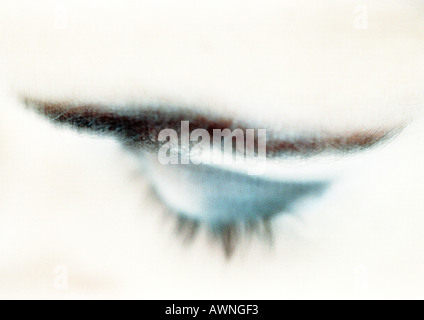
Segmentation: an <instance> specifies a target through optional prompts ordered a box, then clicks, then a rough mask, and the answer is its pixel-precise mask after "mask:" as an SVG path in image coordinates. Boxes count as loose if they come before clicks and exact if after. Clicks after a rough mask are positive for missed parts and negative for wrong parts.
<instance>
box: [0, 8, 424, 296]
mask: <svg viewBox="0 0 424 320" xmlns="http://www.w3.org/2000/svg"><path fill="white" fill-rule="evenodd" d="M2 7H3V9H2V10H1V12H0V21H1V22H0V24H1V26H0V68H1V69H2V72H1V74H2V75H1V79H0V83H1V102H2V103H1V106H0V112H1V113H2V114H1V117H0V153H1V154H2V157H1V158H0V174H1V176H2V179H1V181H0V212H1V214H0V235H1V237H0V241H1V243H3V244H4V245H2V246H0V255H1V256H2V257H7V259H4V260H3V259H2V260H3V261H2V262H0V283H1V284H2V285H1V286H0V295H2V296H5V297H10V296H11V295H13V296H19V297H23V296H27V297H54V298H62V297H137V298H150V299H154V298H162V299H166V298H179V299H185V298H191V299H193V298H196V299H199V298H206V299H207V298H209V299H214V298H220V299H222V298H232V299H247V298H254V299H256V298H270V299H282V298H308V297H309V298H311V297H318V298H349V297H354V298H376V297H378V298H394V297H403V298H408V297H413V298H418V297H420V296H421V297H422V296H423V294H424V292H423V289H422V288H423V285H424V275H423V272H422V269H423V264H424V256H423V254H422V252H423V250H422V249H423V246H424V237H423V236H422V232H421V230H422V226H423V224H424V218H423V217H422V214H421V213H422V212H423V210H424V205H423V203H422V200H421V198H422V196H421V181H423V180H422V179H424V169H423V168H422V163H423V160H424V145H423V143H422V138H423V135H424V131H423V129H422V128H423V126H422V120H421V112H422V108H423V104H424V90H423V88H424V72H423V71H424V60H423V59H422V57H423V56H424V37H423V32H424V23H423V21H424V20H423V18H424V2H423V1H421V0H402V1H400V0H386V1H372V2H371V1H365V2H364V1H354V0H348V1H343V2H340V1H336V0H320V1H307V0H301V1H273V0H269V1H254V0H252V1H236V0H231V1H228V0H227V1H220V0H218V1H213V2H208V1H203V2H200V3H199V1H190V0H180V1H177V2H176V1H166V0H165V1H138V2H133V1H120V2H119V4H118V3H117V2H112V1H111V2H108V1H102V2H99V1H61V2H57V1H39V2H37V5H35V4H34V3H33V2H30V1H15V2H13V4H12V3H7V4H6V3H5V4H3V5H2ZM48 118H50V120H53V121H50V122H49V121H48ZM181 121H190V123H191V124H192V126H194V128H197V129H206V130H207V131H208V132H211V130H213V129H222V128H226V127H230V128H231V129H235V128H242V129H243V131H244V132H246V128H252V129H258V130H259V129H266V130H267V139H268V144H267V147H268V149H267V150H268V151H267V153H266V155H267V157H266V167H265V169H264V170H262V171H261V172H260V175H253V176H252V175H250V174H249V170H250V169H251V167H250V165H249V164H247V165H230V164H226V165H216V166H215V165H195V164H189V165H183V164H177V165H166V164H163V163H162V162H161V161H160V159H159V160H158V154H159V153H160V148H159V145H158V143H156V142H157V141H156V142H155V141H154V142H151V140H152V139H151V138H152V133H153V138H154V139H156V138H157V135H156V134H158V133H159V131H160V130H163V129H169V128H171V129H175V130H176V131H177V133H181V132H180V131H179V130H182V129H181V127H180V123H181ZM177 127H178V128H177ZM75 129H77V130H75ZM193 132H194V131H191V132H190V133H193ZM148 138H149V139H150V140H149V139H148ZM154 139H153V140H154ZM176 230H177V232H176Z"/></svg>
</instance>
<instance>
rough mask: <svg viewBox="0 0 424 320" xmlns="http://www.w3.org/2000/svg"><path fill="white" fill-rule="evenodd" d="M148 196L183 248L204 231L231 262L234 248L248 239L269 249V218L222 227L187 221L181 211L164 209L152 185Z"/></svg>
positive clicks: (270, 241)
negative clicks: (256, 240) (162, 214)
mask: <svg viewBox="0 0 424 320" xmlns="http://www.w3.org/2000/svg"><path fill="white" fill-rule="evenodd" d="M149 194H150V196H151V198H153V199H154V200H156V201H157V202H158V203H159V204H160V205H161V207H162V210H163V211H164V212H165V214H166V215H167V218H171V219H172V220H173V223H174V231H175V234H176V236H177V237H178V238H179V239H180V240H181V241H182V244H184V245H190V244H192V243H193V242H194V241H195V240H196V237H197V235H198V234H199V233H201V231H203V230H204V231H206V232H207V234H208V238H209V240H210V242H211V243H212V244H214V245H217V246H219V247H221V249H222V252H223V254H224V256H225V258H226V259H228V260H229V259H231V258H232V257H233V256H234V254H235V253H236V251H237V248H238V245H241V244H242V243H243V242H244V241H245V240H250V239H252V238H256V239H259V240H260V241H263V242H264V243H265V244H267V245H269V246H272V244H273V240H274V229H273V224H272V217H271V216H267V217H260V218H257V219H250V220H245V221H242V222H233V223H226V224H215V225H212V224H210V223H208V222H204V221H201V220H200V219H193V218H189V217H188V216H187V214H186V213H184V212H177V211H174V210H172V209H171V208H170V207H168V206H167V205H166V204H165V203H164V202H163V200H162V199H161V197H160V195H159V194H158V192H157V190H156V189H155V188H154V186H153V185H150V193H149Z"/></svg>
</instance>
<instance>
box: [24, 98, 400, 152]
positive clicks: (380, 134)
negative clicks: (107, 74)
mask: <svg viewBox="0 0 424 320" xmlns="http://www.w3.org/2000/svg"><path fill="white" fill-rule="evenodd" d="M22 101H23V102H24V103H25V104H26V105H27V106H29V107H31V108H33V109H35V110H36V111H37V112H38V113H39V114H41V115H42V116H44V117H46V118H47V119H50V120H51V121H52V122H53V123H56V124H60V125H66V126H69V127H71V128H74V129H78V130H81V131H84V132H91V133H95V134H99V135H103V136H113V137H115V138H118V139H119V140H120V141H121V142H122V143H124V145H126V146H127V147H129V148H138V147H140V148H142V149H144V150H146V151H150V152H155V151H157V150H158V149H159V147H160V145H161V144H163V143H159V142H158V139H157V137H158V135H159V132H160V131H161V130H163V129H173V130H175V131H176V132H177V133H180V131H181V121H188V122H189V126H190V127H189V130H190V132H192V131H193V130H195V129H205V130H207V131H208V132H209V133H210V134H211V135H212V133H213V130H214V129H221V130H224V129H230V130H231V131H233V130H234V129H241V130H243V132H246V129H254V128H255V129H267V141H266V149H267V150H266V155H267V157H268V158H273V157H283V156H300V157H310V156H314V155H317V154H321V153H324V152H325V153H332V154H349V153H352V152H358V151H362V150H365V149H370V148H371V147H374V146H376V145H377V144H381V143H382V142H385V141H388V140H390V139H391V138H393V137H394V136H396V135H397V134H398V133H399V132H401V131H402V129H403V128H404V127H405V125H404V124H403V125H399V126H397V127H393V128H390V129H374V130H362V131H354V132H351V133H343V134H334V133H326V132H315V133H311V132H303V133H299V134H297V135H296V134H295V135H293V134H290V135H287V138H275V137H276V136H278V135H279V134H280V135H281V134H285V133H284V132H276V131H273V130H272V129H270V128H264V127H261V126H258V125H255V126H252V125H248V124H246V123H242V122H239V121H236V120H235V119H231V118H225V117H222V116H213V115H210V114H206V113H201V112H196V111H193V110H189V109H179V110H175V109H174V108H163V109H167V110H158V109H157V108H153V107H152V108H149V107H148V106H146V105H143V106H137V105H134V104H131V108H121V109H120V108H117V107H113V106H108V105H101V104H90V103H86V104H85V103H83V104H75V103H68V102H64V101H61V102H58V101H44V100H36V99H32V98H23V99H22ZM137 107H138V108H137ZM141 107H142V108H141ZM255 140H256V138H255ZM256 142H257V141H255V145H257V143H256Z"/></svg>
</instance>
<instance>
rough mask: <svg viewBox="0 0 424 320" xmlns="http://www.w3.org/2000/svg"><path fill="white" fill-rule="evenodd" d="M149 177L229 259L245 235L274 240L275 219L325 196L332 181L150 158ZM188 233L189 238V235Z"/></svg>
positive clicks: (183, 227)
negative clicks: (290, 178)
mask: <svg viewBox="0 0 424 320" xmlns="http://www.w3.org/2000/svg"><path fill="white" fill-rule="evenodd" d="M146 160H147V164H146V173H147V175H148V176H149V178H150V181H151V183H152V187H153V189H154V191H155V193H156V194H157V196H158V198H159V199H160V200H161V201H162V202H163V203H164V204H165V205H166V206H167V207H168V208H169V210H170V212H172V213H174V214H176V215H177V216H178V218H179V219H178V228H179V230H178V231H181V232H182V233H183V236H184V237H187V239H192V238H193V237H194V236H195V233H196V232H197V231H198V229H199V228H201V227H204V228H206V229H207V230H208V232H209V233H210V235H212V237H213V239H215V240H217V241H218V242H219V243H221V244H222V246H223V249H224V252H225V254H226V255H227V256H230V255H231V254H232V253H233V252H234V249H235V247H236V245H237V243H238V242H239V241H240V240H241V238H242V237H243V236H246V235H247V236H250V235H252V234H254V235H257V236H259V237H260V238H263V239H267V240H271V239H272V236H273V234H272V233H273V232H272V219H273V218H274V217H276V216H278V215H279V214H285V213H290V212H294V211H295V209H296V207H297V206H298V205H300V204H302V202H303V201H305V200H306V199H311V198H317V197H319V196H321V195H322V194H323V193H324V192H325V190H326V189H327V188H328V186H329V184H330V181H294V180H293V181H279V180H272V179H269V178H265V177H261V176H251V175H245V174H243V173H238V172H232V171H229V170H226V169H222V168H218V167H212V166H207V165H167V166H163V165H161V164H160V163H158V161H157V160H156V159H153V158H152V157H149V156H148V157H147V159H146ZM184 233H185V234H184Z"/></svg>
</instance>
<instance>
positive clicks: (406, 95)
mask: <svg viewBox="0 0 424 320" xmlns="http://www.w3.org/2000/svg"><path fill="white" fill-rule="evenodd" d="M0 12H1V13H0V21H1V22H0V24H1V26H0V46H1V47H0V49H1V51H0V52H1V53H0V58H1V61H0V62H1V64H2V67H3V68H4V69H5V71H7V72H4V73H3V74H5V75H6V77H5V81H6V82H7V83H8V84H10V86H11V88H12V90H13V92H14V93H16V94H20V95H27V96H28V95H29V96H30V97H35V98H41V99H47V100H49V99H54V100H61V99H62V100H67V101H69V100H71V101H76V102H77V101H96V102H98V101H100V102H103V103H105V104H119V105H125V103H126V102H137V103H139V104H141V105H142V104H145V105H152V104H154V105H159V106H165V105H166V106H173V107H175V108H178V107H185V108H187V107H190V108H196V109H203V110H206V111H213V112H216V113H222V114H225V115H227V116H232V117H235V118H241V119H244V120H249V119H254V120H255V121H262V122H265V123H267V124H272V125H274V126H280V127H291V128H292V127H301V128H308V129H311V130H313V129H315V128H318V129H322V128H324V129H325V130H327V131H331V130H335V131H340V130H348V129H349V130H351V129H352V130H353V129H355V128H381V127H390V126H397V125H399V124H400V123H403V122H405V121H407V120H409V119H410V118H412V117H414V116H416V115H417V114H418V113H419V112H420V107H421V106H422V105H423V102H424V90H423V89H424V59H422V57H423V56H424V1H418V0H384V1H383V0H378V1H377V0H376V1H353V0H347V1H346V0H344V1H339V0H337V1H336V0H320V1H306V0H301V1H281V0H280V1H245V0H244V1H235V0H230V1H228V0H226V1H221V0H218V1H190V0H179V1H171V0H168V1H138V2H135V1H120V2H119V4H118V3H116V2H108V1H101V2H100V1H62V2H60V3H59V4H58V2H57V1H38V2H36V3H35V2H33V1H14V2H9V3H7V4H3V5H2V10H1V11H0ZM364 21H365V24H364Z"/></svg>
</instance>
